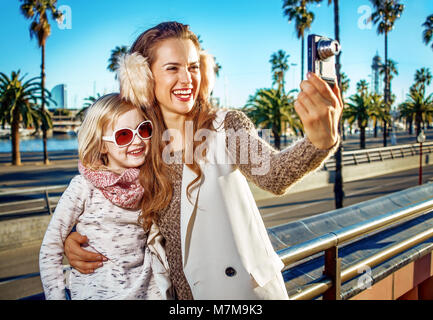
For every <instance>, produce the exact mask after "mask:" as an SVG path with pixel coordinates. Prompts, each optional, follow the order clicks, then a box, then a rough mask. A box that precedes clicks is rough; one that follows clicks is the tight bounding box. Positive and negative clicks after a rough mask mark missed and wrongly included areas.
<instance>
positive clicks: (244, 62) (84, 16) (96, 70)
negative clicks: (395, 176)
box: [0, 0, 433, 107]
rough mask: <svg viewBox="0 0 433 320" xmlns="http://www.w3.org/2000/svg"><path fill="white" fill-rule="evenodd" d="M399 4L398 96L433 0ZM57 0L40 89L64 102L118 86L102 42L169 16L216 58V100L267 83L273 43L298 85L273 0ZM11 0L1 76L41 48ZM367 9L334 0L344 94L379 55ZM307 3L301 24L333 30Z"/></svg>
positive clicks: (395, 36)
mask: <svg viewBox="0 0 433 320" xmlns="http://www.w3.org/2000/svg"><path fill="white" fill-rule="evenodd" d="M402 3H403V4H405V11H404V12H403V15H402V17H401V19H399V20H398V21H397V22H396V24H395V29H394V30H393V32H392V33H391V34H390V35H389V57H390V58H391V59H393V60H395V61H396V62H397V63H398V65H397V67H398V70H399V76H397V77H396V78H395V79H394V80H393V83H392V89H393V92H394V93H395V94H396V96H397V101H398V102H400V101H402V100H403V99H404V98H405V95H406V93H407V92H408V88H409V86H410V85H411V84H412V82H413V77H414V73H415V70H417V69H419V68H421V67H429V68H430V70H431V72H433V51H432V50H431V48H430V47H427V46H426V45H424V44H423V42H422V37H421V34H422V30H423V29H422V27H421V24H422V23H423V22H424V21H425V19H426V17H427V16H428V15H429V14H432V13H433V1H432V0H403V1H402ZM61 5H66V6H68V7H69V8H70V9H71V15H70V18H69V17H68V18H69V23H70V26H71V28H70V29H61V28H59V27H58V25H57V23H56V22H54V21H53V22H52V34H51V36H50V37H49V39H48V41H47V45H46V75H47V88H48V89H50V90H51V89H52V88H53V87H54V86H55V85H57V84H59V83H65V84H66V85H67V89H68V105H69V106H70V107H74V106H76V107H81V106H82V104H83V99H84V98H85V97H87V96H89V95H93V94H95V93H101V94H103V93H108V92H112V91H118V84H117V83H116V81H115V79H114V74H113V73H111V72H109V71H107V69H106V68H107V65H108V62H107V61H108V58H109V56H110V52H111V50H112V49H113V48H114V47H116V46H118V45H128V46H129V45H131V44H132V42H133V41H134V40H135V38H136V37H137V36H138V35H139V34H140V33H141V32H142V31H144V30H146V29H147V28H149V27H152V26H154V25H156V24H158V23H159V22H162V21H169V20H176V21H179V22H182V23H186V24H189V25H190V26H191V29H192V30H193V31H194V32H195V33H196V34H198V35H200V37H201V39H202V40H203V46H204V48H205V49H206V50H207V51H209V52H210V53H212V54H213V55H215V56H216V58H217V61H218V62H219V63H220V64H221V65H222V70H221V74H220V77H219V78H218V79H217V82H216V85H215V90H214V96H216V97H219V98H220V100H221V102H222V103H223V104H225V105H227V106H232V107H242V106H243V105H244V104H245V102H246V100H247V99H248V96H249V95H251V94H254V92H255V91H256V90H257V89H258V88H266V87H270V86H271V84H272V79H271V70H270V63H269V59H270V56H271V54H272V53H274V52H276V51H278V50H279V49H282V50H284V51H286V52H287V53H288V54H290V58H289V62H290V63H295V64H297V65H296V66H291V69H290V70H289V71H288V73H287V75H286V84H287V90H290V89H292V88H297V87H299V83H300V70H301V69H300V62H301V59H300V51H301V42H300V40H298V39H297V38H296V33H295V27H294V23H288V22H287V18H286V17H284V16H283V13H282V8H281V7H282V1H281V0H268V1H265V0H248V1H247V0H220V1H210V0H200V1H198V0H197V1H196V0H194V1H173V0H162V1H154V0H152V1H149V0H141V1H139V0H125V1H118V0H94V1H86V0H59V1H58V6H61ZM19 6H20V2H19V1H18V0H3V1H1V2H0V21H1V28H0V37H1V39H2V46H1V48H2V50H0V71H1V72H4V73H6V74H10V73H11V71H13V70H18V69H21V72H22V73H27V74H28V78H30V77H33V76H37V75H39V73H40V61H41V54H40V49H39V48H38V46H37V44H36V40H35V39H33V40H30V37H29V31H28V27H29V24H30V22H29V21H28V20H26V19H25V18H24V17H23V16H22V14H21V13H20V11H19ZM370 9H371V5H370V2H369V1H367V0H340V12H341V17H340V25H341V26H340V28H341V30H340V32H341V36H340V38H341V44H342V50H343V51H342V70H343V71H344V72H345V73H346V74H347V75H348V76H349V78H350V80H351V82H350V89H349V94H352V93H353V92H354V90H355V88H356V83H357V82H358V81H359V80H360V79H365V80H367V81H370V76H371V68H370V65H371V60H372V58H373V56H374V55H375V53H376V52H378V53H379V55H381V56H382V58H383V55H384V37H383V36H382V35H381V36H378V35H377V34H376V27H375V26H369V25H365V24H363V23H362V21H363V17H365V16H366V15H367V14H368V10H370ZM311 10H312V11H313V12H314V14H315V16H316V18H315V21H314V23H313V25H312V28H311V30H310V31H309V32H310V33H317V34H322V35H326V36H329V37H333V36H334V25H333V24H334V20H333V10H332V6H329V7H328V5H327V1H323V4H322V5H320V6H316V5H313V6H311ZM65 22H67V21H65ZM305 70H306V66H305ZM305 72H306V71H305ZM432 87H433V85H430V87H429V88H428V92H429V93H430V92H432V91H433V90H432Z"/></svg>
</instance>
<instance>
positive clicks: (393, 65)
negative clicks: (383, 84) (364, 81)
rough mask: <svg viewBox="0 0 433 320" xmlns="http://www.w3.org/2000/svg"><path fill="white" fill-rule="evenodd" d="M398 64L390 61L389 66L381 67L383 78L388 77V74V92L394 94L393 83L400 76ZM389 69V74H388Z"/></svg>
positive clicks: (380, 71) (383, 65) (380, 72)
mask: <svg viewBox="0 0 433 320" xmlns="http://www.w3.org/2000/svg"><path fill="white" fill-rule="evenodd" d="M397 64H398V63H397V62H395V61H394V60H391V59H388V63H387V64H382V65H380V66H379V74H380V75H381V76H386V74H388V90H389V91H388V92H389V93H390V94H392V90H391V81H392V79H394V77H395V76H398V69H397ZM387 68H388V73H387V72H386V71H387Z"/></svg>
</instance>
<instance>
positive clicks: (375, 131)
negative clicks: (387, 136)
mask: <svg viewBox="0 0 433 320" xmlns="http://www.w3.org/2000/svg"><path fill="white" fill-rule="evenodd" d="M374 137H375V138H377V119H374Z"/></svg>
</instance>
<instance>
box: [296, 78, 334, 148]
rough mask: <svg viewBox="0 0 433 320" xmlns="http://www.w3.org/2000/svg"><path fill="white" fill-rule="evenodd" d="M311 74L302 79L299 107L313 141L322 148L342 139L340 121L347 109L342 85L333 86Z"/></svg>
mask: <svg viewBox="0 0 433 320" xmlns="http://www.w3.org/2000/svg"><path fill="white" fill-rule="evenodd" d="M307 78H308V79H307V80H304V81H302V82H301V92H300V93H299V94H298V98H297V100H296V102H295V110H296V112H297V113H298V115H299V117H300V118H301V121H302V124H303V125H304V130H305V133H306V135H307V137H308V139H309V140H310V141H311V143H312V144H313V145H314V146H315V147H316V148H318V149H329V148H331V147H332V146H334V145H335V143H336V142H337V140H338V123H339V121H340V118H341V114H342V112H343V101H342V99H341V94H340V89H339V87H338V85H337V84H335V85H334V88H333V89H331V87H330V86H329V85H328V84H327V83H326V82H325V81H324V80H322V79H321V78H319V77H318V76H317V75H316V74H314V73H312V72H309V73H308V74H307Z"/></svg>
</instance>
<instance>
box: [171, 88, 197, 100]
mask: <svg viewBox="0 0 433 320" xmlns="http://www.w3.org/2000/svg"><path fill="white" fill-rule="evenodd" d="M172 93H173V95H174V96H175V97H176V98H177V99H179V100H180V101H182V102H188V101H190V100H191V99H192V98H193V90H192V88H184V89H175V90H173V91H172Z"/></svg>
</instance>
